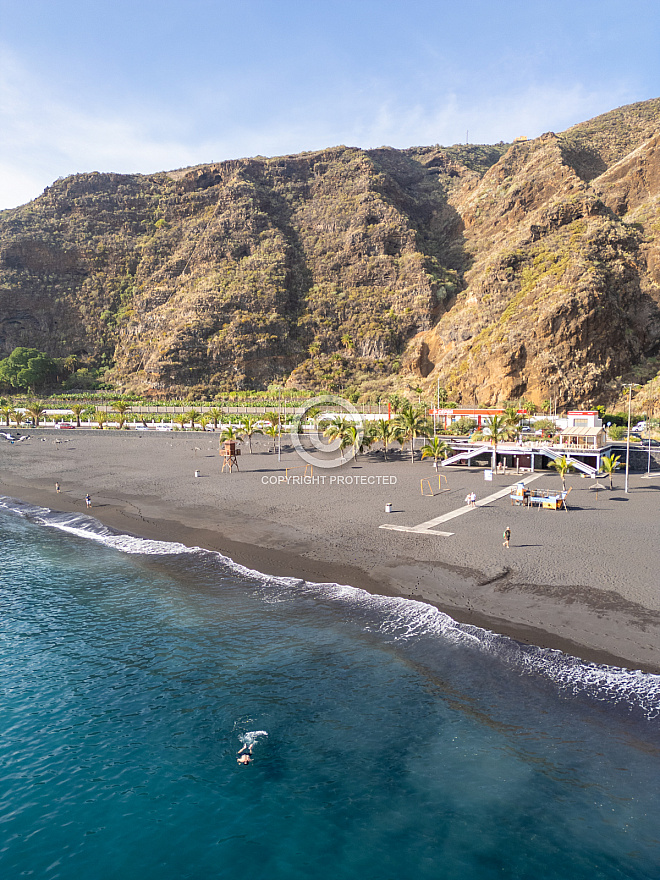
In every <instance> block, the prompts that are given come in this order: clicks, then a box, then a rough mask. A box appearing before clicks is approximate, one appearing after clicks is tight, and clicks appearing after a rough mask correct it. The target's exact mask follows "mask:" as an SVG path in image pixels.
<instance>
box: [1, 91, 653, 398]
mask: <svg viewBox="0 0 660 880" xmlns="http://www.w3.org/2000/svg"><path fill="white" fill-rule="evenodd" d="M659 132H660V99H654V100H652V101H647V102H640V103H638V104H633V105H628V106H627V107H624V108H618V109H617V110H614V111H611V112H610V113H607V114H603V115H602V116H599V117H595V118H594V119H593V120H588V121H587V122H585V123H580V124H579V125H577V126H573V127H571V128H570V129H568V130H567V131H566V132H563V133H560V134H554V133H552V132H548V133H546V134H544V135H542V136H540V137H539V138H535V139H532V140H527V141H521V142H516V143H513V144H510V145H509V144H496V145H455V146H454V147H441V146H439V145H435V146H428V147H423V146H422V147H411V148H408V149H406V150H395V149H393V148H389V147H384V148H378V149H374V150H361V149H358V148H354V147H345V146H339V147H332V148H328V149H326V150H318V151H313V152H306V153H301V154H296V155H292V156H284V157H274V158H264V157H254V158H248V159H238V160H228V161H226V162H219V163H208V164H202V165H197V166H193V167H191V168H188V169H179V170H176V171H170V172H158V173H156V174H152V175H120V174H112V173H105V174H102V173H98V172H94V173H90V174H81V175H74V176H72V177H68V178H65V179H61V180H58V181H56V182H55V183H54V184H53V185H52V186H51V187H48V188H47V189H46V190H45V191H44V194H43V195H42V196H40V197H39V198H37V199H35V200H34V201H33V202H30V203H29V204H28V205H25V206H21V207H20V208H16V209H12V210H10V211H4V212H2V213H0V349H1V350H2V352H1V353H2V355H3V356H6V355H7V354H9V353H10V351H11V350H12V349H13V348H14V347H16V346H17V345H30V346H35V347H37V348H41V349H42V350H44V351H47V352H48V353H49V354H51V355H53V356H60V357H61V356H67V355H71V354H75V355H76V356H77V357H78V359H79V360H80V361H81V362H87V363H89V364H91V365H97V366H98V365H106V366H109V367H110V370H109V373H108V378H110V379H111V380H112V381H113V382H114V383H116V385H117V387H118V388H125V389H131V390H139V391H141V392H147V393H151V394H153V395H159V394H164V393H166V392H169V393H171V392H183V391H184V390H188V391H195V392H196V393H199V394H205V395H213V394H216V393H220V392H223V391H226V390H231V389H234V388H245V387H264V386H267V385H268V384H270V383H272V382H283V381H286V382H288V383H289V384H290V385H292V386H296V387H305V388H309V389H310V390H311V389H327V390H333V391H339V390H341V391H345V392H346V391H349V390H352V391H360V392H362V393H366V394H368V393H372V394H376V393H379V392H382V391H388V390H396V389H398V388H405V387H407V386H408V385H410V384H411V383H412V384H415V385H420V386H421V387H428V388H429V390H430V389H432V388H435V387H436V386H437V384H440V385H441V386H442V387H444V388H445V389H446V390H447V393H448V394H449V395H450V396H451V397H453V398H454V399H457V400H459V401H462V402H465V403H467V402H478V403H483V404H494V403H499V402H502V401H503V400H507V399H513V398H520V397H526V398H528V399H530V400H533V401H534V402H536V403H537V404H540V403H541V402H542V401H543V399H546V398H549V397H550V396H552V397H555V398H558V399H559V400H560V401H563V402H564V403H566V404H571V405H573V404H575V405H587V404H593V403H596V402H609V401H611V400H613V399H615V398H616V396H617V395H618V393H619V391H620V386H621V382H622V381H623V380H624V379H625V378H628V379H629V378H630V377H631V376H634V377H635V380H636V381H638V380H642V381H646V380H647V379H650V378H652V377H653V376H654V375H656V373H657V372H658V365H656V358H657V356H658V352H659V350H660V133H659ZM596 172H598V173H596Z"/></svg>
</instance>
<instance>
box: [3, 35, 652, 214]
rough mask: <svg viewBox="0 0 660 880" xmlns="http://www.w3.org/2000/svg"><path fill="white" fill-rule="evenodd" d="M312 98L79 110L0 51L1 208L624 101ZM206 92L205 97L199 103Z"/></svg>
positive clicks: (509, 130)
mask: <svg viewBox="0 0 660 880" xmlns="http://www.w3.org/2000/svg"><path fill="white" fill-rule="evenodd" d="M336 86H337V84H335V91H334V93H333V94H332V95H327V96H315V99H314V101H313V102H310V101H309V100H308V101H305V102H304V103H301V104H299V105H297V106H285V105H280V106H277V107H272V108H271V109H270V113H268V112H264V113H260V114H259V118H258V122H256V123H255V122H254V121H253V120H252V118H251V117H250V116H249V115H248V114H243V113H238V112H232V108H231V107H229V106H226V105H225V106H220V105H218V106H217V107H214V106H213V105H212V103H211V101H210V100H206V101H204V102H203V103H201V104H197V105H195V103H194V102H192V103H191V104H189V105H188V106H186V107H183V108H182V107H176V108H175V109H172V108H168V109H167V110H166V111H163V110H162V109H158V110H156V109H155V108H153V107H152V108H144V107H136V106H124V107H123V108H122V110H121V112H117V111H116V110H115V111H114V112H111V113H104V112H103V109H102V107H101V108H100V109H99V110H96V109H95V110H93V111H91V112H90V111H85V110H84V109H82V108H81V107H80V106H76V105H75V104H74V103H73V101H68V100H65V99H63V98H62V97H61V96H59V95H56V94H53V93H52V92H51V90H50V89H49V88H48V85H47V84H46V83H44V82H41V81H39V80H38V78H36V77H34V76H32V75H31V74H30V72H29V71H28V70H27V69H26V67H25V66H23V65H22V64H21V63H20V61H19V60H18V59H17V58H16V56H14V55H12V53H11V52H8V51H7V50H6V49H4V50H3V49H2V47H0V116H1V118H2V124H1V126H0V208H1V207H14V206H15V205H17V204H21V203H23V202H26V201H29V200H30V199H32V198H35V197H36V196H37V195H38V194H39V193H40V192H41V191H42V190H43V189H44V188H45V187H46V186H48V185H50V184H51V183H52V182H53V180H55V179H56V178H58V177H60V176H67V175H69V174H74V173H78V172H83V171H93V170H96V171H117V172H123V173H135V172H141V173H148V172H153V171H159V170H167V169H172V168H179V167H183V166H186V165H194V164H199V163H203V162H213V161H221V160H223V159H229V158H240V157H243V156H253V155H270V156H273V155H282V154H287V153H296V152H301V151H303V150H315V149H322V148H325V147H329V146H333V145H336V144H339V143H344V144H348V145H351V146H358V147H365V148H369V147H377V146H383V145H385V144H387V145H389V146H393V147H407V146H413V145H424V144H435V143H439V144H443V145H451V144H453V143H459V142H461V143H462V142H464V141H465V139H466V138H467V139H468V140H469V141H470V142H471V143H495V142H497V141H500V140H503V141H511V140H512V139H513V138H514V137H516V136H517V135H521V134H524V135H527V136H528V137H535V136H537V135H539V134H541V133H542V132H544V131H548V130H554V131H561V130H563V129H565V128H567V127H569V126H570V125H573V124H575V123H577V122H581V121H583V120H585V119H588V118H590V117H592V116H595V115H597V114H599V113H602V112H605V111H607V110H610V109H613V108H614V107H616V106H618V105H620V104H623V103H626V102H627V101H629V100H634V96H632V95H630V94H629V93H628V92H627V91H626V89H625V88H623V87H621V88H620V89H619V90H618V91H616V92H612V91H611V90H608V91H607V92H605V91H594V90H589V89H587V88H585V87H584V86H581V85H573V86H571V87H570V88H564V87H562V86H560V85H556V86H538V85H531V86H528V87H527V88H525V89H523V90H518V91H517V92H510V93H509V94H502V95H485V94H484V93H483V92H482V93H481V94H472V95H470V96H468V95H462V94H461V93H460V92H459V91H458V90H447V91H445V93H444V94H442V93H441V92H440V93H439V94H437V93H436V94H432V95H431V94H429V93H426V94H425V95H424V97H423V98H420V99H418V101H417V102H416V103H410V102H408V101H407V100H406V96H405V95H403V94H401V93H398V94H392V92H391V91H388V89H387V87H386V85H385V83H383V82H378V81H377V80H374V81H362V82H361V83H360V84H358V85H352V84H349V83H348V82H344V83H342V85H341V86H340V87H339V89H336ZM208 97H210V96H207V98H208Z"/></svg>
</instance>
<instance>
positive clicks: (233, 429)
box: [220, 425, 241, 440]
mask: <svg viewBox="0 0 660 880" xmlns="http://www.w3.org/2000/svg"><path fill="white" fill-rule="evenodd" d="M220 439H221V440H240V439H241V438H240V436H239V433H238V430H237V426H236V425H227V427H226V428H223V429H222V433H221V434H220Z"/></svg>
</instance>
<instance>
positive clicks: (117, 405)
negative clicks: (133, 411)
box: [112, 400, 131, 431]
mask: <svg viewBox="0 0 660 880" xmlns="http://www.w3.org/2000/svg"><path fill="white" fill-rule="evenodd" d="M130 408H131V407H130V405H129V404H128V403H126V401H125V400H115V401H114V403H113V404H112V409H113V411H114V412H116V413H117V414H118V415H119V430H120V431H121V429H122V428H123V427H124V424H125V423H126V413H127V412H129V410H130Z"/></svg>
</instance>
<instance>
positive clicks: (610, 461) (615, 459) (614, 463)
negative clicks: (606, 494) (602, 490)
mask: <svg viewBox="0 0 660 880" xmlns="http://www.w3.org/2000/svg"><path fill="white" fill-rule="evenodd" d="M620 462H621V456H620V455H604V456H603V460H602V462H601V465H600V466H601V468H602V469H603V471H604V473H606V474H607V476H608V477H609V478H610V489H613V488H614V486H613V485H612V477H613V476H614V472H615V471H617V470H618V469H619V465H620Z"/></svg>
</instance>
